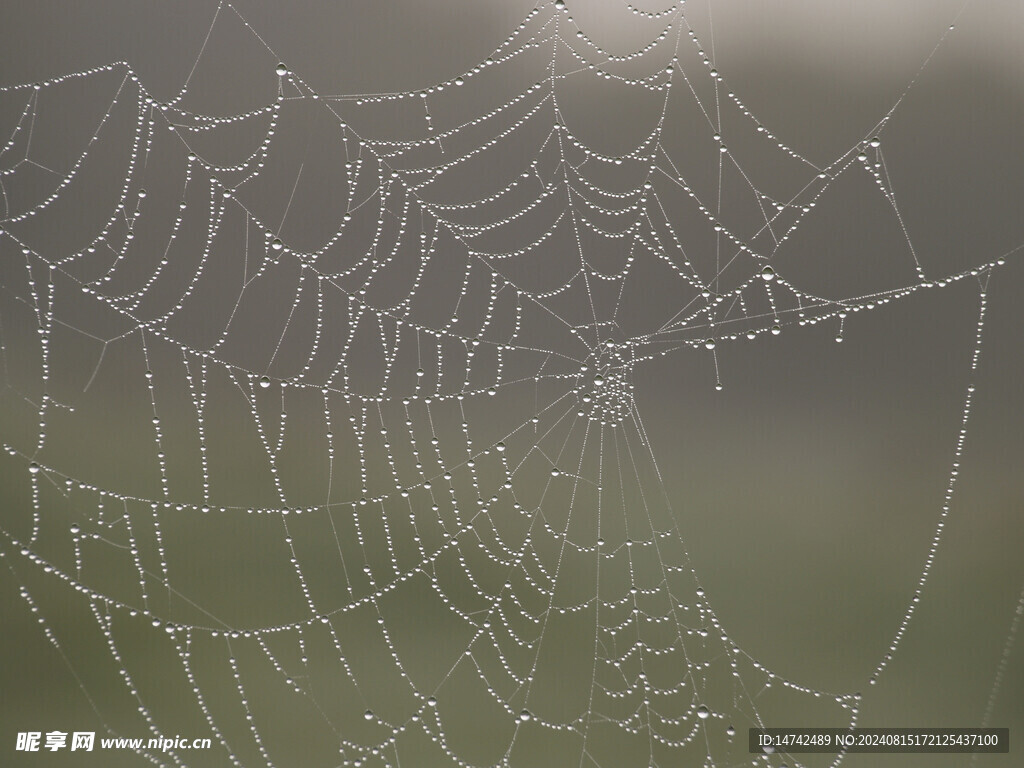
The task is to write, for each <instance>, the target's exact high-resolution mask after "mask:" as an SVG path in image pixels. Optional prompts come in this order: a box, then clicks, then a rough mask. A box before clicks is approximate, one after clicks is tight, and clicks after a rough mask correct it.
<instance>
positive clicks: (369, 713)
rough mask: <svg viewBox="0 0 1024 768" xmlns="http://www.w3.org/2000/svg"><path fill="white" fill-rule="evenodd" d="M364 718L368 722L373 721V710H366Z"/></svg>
mask: <svg viewBox="0 0 1024 768" xmlns="http://www.w3.org/2000/svg"><path fill="white" fill-rule="evenodd" d="M363 717H365V718H366V719H367V720H373V710H372V709H368V710H366V711H365V712H364V713H363Z"/></svg>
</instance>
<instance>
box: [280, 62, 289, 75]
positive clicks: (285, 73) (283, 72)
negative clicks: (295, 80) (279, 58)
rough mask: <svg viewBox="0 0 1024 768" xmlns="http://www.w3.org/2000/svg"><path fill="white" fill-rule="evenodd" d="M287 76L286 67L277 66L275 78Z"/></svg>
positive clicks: (282, 65)
mask: <svg viewBox="0 0 1024 768" xmlns="http://www.w3.org/2000/svg"><path fill="white" fill-rule="evenodd" d="M287 74H288V67H286V66H285V65H284V64H278V65H277V76H278V77H284V76H285V75H287Z"/></svg>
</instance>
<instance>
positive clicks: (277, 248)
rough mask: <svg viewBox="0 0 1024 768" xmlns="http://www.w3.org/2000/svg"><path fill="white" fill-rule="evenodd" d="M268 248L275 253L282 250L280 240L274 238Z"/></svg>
mask: <svg viewBox="0 0 1024 768" xmlns="http://www.w3.org/2000/svg"><path fill="white" fill-rule="evenodd" d="M270 247H271V248H273V249H274V250H275V251H280V250H281V249H282V248H284V243H282V242H281V238H279V237H275V238H274V239H273V241H272V242H271V243H270Z"/></svg>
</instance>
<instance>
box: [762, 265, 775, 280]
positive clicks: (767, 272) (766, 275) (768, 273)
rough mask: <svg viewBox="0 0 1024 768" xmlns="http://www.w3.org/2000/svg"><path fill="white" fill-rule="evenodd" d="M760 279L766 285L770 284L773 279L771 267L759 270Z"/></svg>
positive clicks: (773, 274) (773, 271)
mask: <svg viewBox="0 0 1024 768" xmlns="http://www.w3.org/2000/svg"><path fill="white" fill-rule="evenodd" d="M761 279H762V280H764V281H765V282H767V283H770V282H771V281H772V280H774V279H775V270H774V269H772V268H771V267H765V268H764V269H762V270H761Z"/></svg>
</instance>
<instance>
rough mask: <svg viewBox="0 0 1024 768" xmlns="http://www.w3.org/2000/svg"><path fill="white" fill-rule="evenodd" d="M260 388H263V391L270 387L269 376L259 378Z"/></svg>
mask: <svg viewBox="0 0 1024 768" xmlns="http://www.w3.org/2000/svg"><path fill="white" fill-rule="evenodd" d="M260 386H261V387H263V388H264V389H266V388H267V387H269V386H270V377H269V376H262V377H260Z"/></svg>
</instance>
